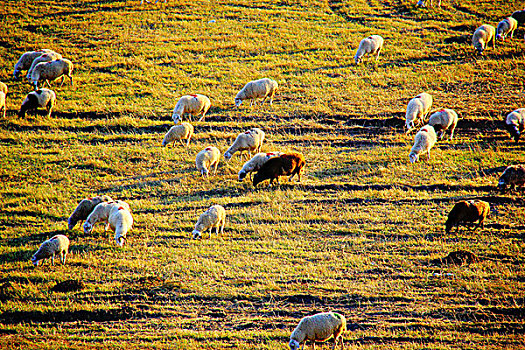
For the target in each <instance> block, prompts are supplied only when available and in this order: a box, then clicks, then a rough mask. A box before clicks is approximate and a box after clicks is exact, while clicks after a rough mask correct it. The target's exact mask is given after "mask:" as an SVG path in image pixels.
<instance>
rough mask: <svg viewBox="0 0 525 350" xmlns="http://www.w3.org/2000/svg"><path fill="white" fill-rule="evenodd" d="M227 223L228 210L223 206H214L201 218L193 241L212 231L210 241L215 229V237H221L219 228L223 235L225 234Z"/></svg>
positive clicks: (194, 232) (194, 231)
mask: <svg viewBox="0 0 525 350" xmlns="http://www.w3.org/2000/svg"><path fill="white" fill-rule="evenodd" d="M225 223H226V210H224V207H223V206H221V205H212V206H211V207H209V208H208V209H207V210H206V211H205V212H204V213H202V214H201V215H200V216H199V219H198V220H197V223H196V224H195V229H194V230H193V232H192V235H193V239H197V238H201V237H202V233H206V230H208V229H209V230H210V239H211V234H212V230H213V228H214V227H215V229H216V230H215V236H216V237H218V236H219V228H220V229H221V235H222V234H223V233H224V224H225Z"/></svg>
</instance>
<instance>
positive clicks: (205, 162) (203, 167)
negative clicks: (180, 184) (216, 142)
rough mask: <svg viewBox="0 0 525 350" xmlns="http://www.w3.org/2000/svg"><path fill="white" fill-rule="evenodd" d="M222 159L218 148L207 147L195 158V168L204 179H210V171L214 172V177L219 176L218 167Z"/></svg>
mask: <svg viewBox="0 0 525 350" xmlns="http://www.w3.org/2000/svg"><path fill="white" fill-rule="evenodd" d="M220 159H221V152H220V151H219V149H218V148H217V147H206V148H205V149H203V150H202V151H200V152H199V153H197V156H196V157H195V166H196V167H197V170H198V171H199V172H200V173H201V175H202V177H208V175H209V173H210V171H211V170H212V168H213V169H214V170H213V173H214V175H215V174H217V166H218V165H219V160H220Z"/></svg>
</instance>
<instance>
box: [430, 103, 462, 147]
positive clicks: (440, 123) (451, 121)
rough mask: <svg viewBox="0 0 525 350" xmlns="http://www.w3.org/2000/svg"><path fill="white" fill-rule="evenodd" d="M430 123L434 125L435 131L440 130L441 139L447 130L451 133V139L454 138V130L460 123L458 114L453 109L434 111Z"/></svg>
mask: <svg viewBox="0 0 525 350" xmlns="http://www.w3.org/2000/svg"><path fill="white" fill-rule="evenodd" d="M428 125H431V126H433V127H434V131H436V132H437V131H439V132H440V135H439V139H440V140H443V136H445V131H448V132H449V133H450V139H451V140H452V137H454V130H456V125H458V114H457V113H456V112H455V111H454V110H452V109H442V110H440V111H437V112H434V113H432V115H431V116H430V119H429V121H428Z"/></svg>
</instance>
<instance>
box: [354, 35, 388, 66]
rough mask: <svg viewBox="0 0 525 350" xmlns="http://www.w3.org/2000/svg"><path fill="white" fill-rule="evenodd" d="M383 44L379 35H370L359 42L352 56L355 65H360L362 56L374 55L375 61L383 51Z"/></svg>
mask: <svg viewBox="0 0 525 350" xmlns="http://www.w3.org/2000/svg"><path fill="white" fill-rule="evenodd" d="M383 42H384V40H383V38H382V37H381V36H379V35H370V36H369V37H368V38H364V39H363V40H361V42H360V43H359V47H358V48H357V52H356V54H355V56H354V61H355V64H359V63H361V60H362V59H363V56H365V55H366V54H370V55H375V56H376V61H377V60H378V59H379V54H380V53H381V50H382V49H383Z"/></svg>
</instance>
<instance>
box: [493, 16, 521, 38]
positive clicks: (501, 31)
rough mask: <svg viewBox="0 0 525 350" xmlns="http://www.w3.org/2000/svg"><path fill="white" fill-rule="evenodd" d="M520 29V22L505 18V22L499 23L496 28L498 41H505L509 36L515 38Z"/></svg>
mask: <svg viewBox="0 0 525 350" xmlns="http://www.w3.org/2000/svg"><path fill="white" fill-rule="evenodd" d="M517 28H518V21H516V20H515V19H514V18H512V17H509V18H505V19H504V20H503V21H501V22H499V23H498V27H497V28H496V39H498V40H505V39H506V38H507V35H509V34H510V38H511V39H512V37H513V36H514V31H515V30H516V29H517Z"/></svg>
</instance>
